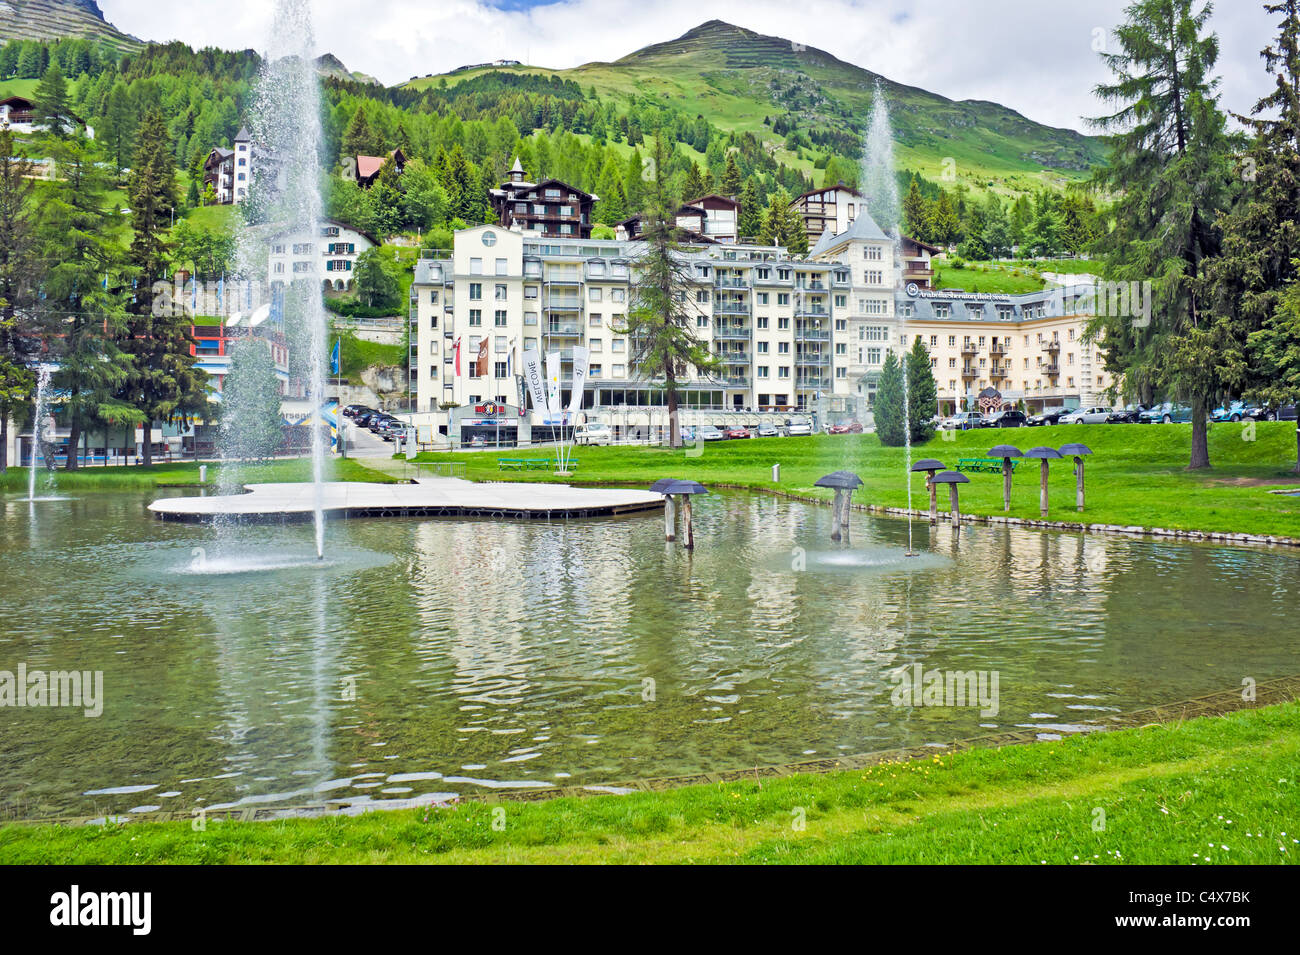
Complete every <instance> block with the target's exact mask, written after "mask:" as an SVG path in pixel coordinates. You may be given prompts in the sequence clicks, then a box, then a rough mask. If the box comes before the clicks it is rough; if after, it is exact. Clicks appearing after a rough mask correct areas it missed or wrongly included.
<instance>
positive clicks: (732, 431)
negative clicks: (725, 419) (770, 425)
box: [727, 428, 753, 438]
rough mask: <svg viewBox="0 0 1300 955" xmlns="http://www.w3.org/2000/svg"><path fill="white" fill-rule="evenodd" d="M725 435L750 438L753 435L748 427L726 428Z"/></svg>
mask: <svg viewBox="0 0 1300 955" xmlns="http://www.w3.org/2000/svg"><path fill="white" fill-rule="evenodd" d="M727 437H728V438H752V437H753V435H752V434H750V433H749V429H748V428H728V429H727Z"/></svg>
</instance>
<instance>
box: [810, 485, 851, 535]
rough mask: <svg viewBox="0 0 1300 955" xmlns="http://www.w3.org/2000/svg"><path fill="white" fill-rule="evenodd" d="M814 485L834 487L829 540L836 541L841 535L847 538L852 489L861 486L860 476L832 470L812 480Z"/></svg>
mask: <svg viewBox="0 0 1300 955" xmlns="http://www.w3.org/2000/svg"><path fill="white" fill-rule="evenodd" d="M813 486H814V487H829V488H834V489H835V500H834V501H833V502H832V503H831V540H833V541H837V540H839V539H840V537H841V536H843V538H844V540H845V541H847V540H848V539H849V506H850V503H849V502H850V500H851V499H852V497H853V489H854V488H856V487H861V486H862V478H860V477H858V476H857V475H856V474H854V473H853V472H852V471H832V472H831V473H830V474H827V475H825V476H824V477H820V478H818V479H817V480H816V481H814V482H813Z"/></svg>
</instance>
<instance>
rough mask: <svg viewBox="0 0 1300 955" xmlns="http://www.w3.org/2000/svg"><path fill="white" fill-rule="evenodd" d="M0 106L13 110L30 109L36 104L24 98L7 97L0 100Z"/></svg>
mask: <svg viewBox="0 0 1300 955" xmlns="http://www.w3.org/2000/svg"><path fill="white" fill-rule="evenodd" d="M0 106H8V107H11V108H13V109H32V108H33V107H35V106H36V104H35V103H33V102H32V101H31V100H29V99H28V98H27V97H25V96H8V97H5V98H4V99H0Z"/></svg>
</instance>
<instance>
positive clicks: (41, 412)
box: [27, 365, 62, 504]
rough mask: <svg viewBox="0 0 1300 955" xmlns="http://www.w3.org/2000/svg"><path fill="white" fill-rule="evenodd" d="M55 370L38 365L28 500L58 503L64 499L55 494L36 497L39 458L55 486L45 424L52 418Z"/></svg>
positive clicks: (48, 483)
mask: <svg viewBox="0 0 1300 955" xmlns="http://www.w3.org/2000/svg"><path fill="white" fill-rule="evenodd" d="M53 370H54V369H53V368H52V367H51V366H50V365H38V366H37V368H36V403H35V407H34V408H33V409H32V457H31V462H30V466H29V467H28V469H27V471H28V474H27V500H28V501H29V502H31V503H33V504H34V503H36V502H37V501H58V500H62V498H60V497H58V496H57V495H54V494H46V495H44V496H42V497H37V496H36V472H37V470H38V469H39V468H40V463H39V458H44V459H45V469H46V471H47V472H48V478H47V480H46V484H47V486H49V487H51V489H52V488H53V484H54V457H53V452H52V449H51V442H50V441H48V440H46V437H45V422H46V420H47V419H48V418H49V416H50V374H51V372H52V371H53Z"/></svg>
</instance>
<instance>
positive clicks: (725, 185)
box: [718, 153, 745, 199]
mask: <svg viewBox="0 0 1300 955" xmlns="http://www.w3.org/2000/svg"><path fill="white" fill-rule="evenodd" d="M744 184H745V181H744V178H743V177H742V176H741V174H740V167H739V166H737V165H736V155H735V153H727V166H726V169H724V170H723V173H722V182H721V184H720V185H719V187H718V188H719V190H720V191H721V192H722V194H723V195H724V196H728V197H730V198H732V199H735V198H736V197H737V196H739V195H740V193H741V190H742V189H743V187H744Z"/></svg>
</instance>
